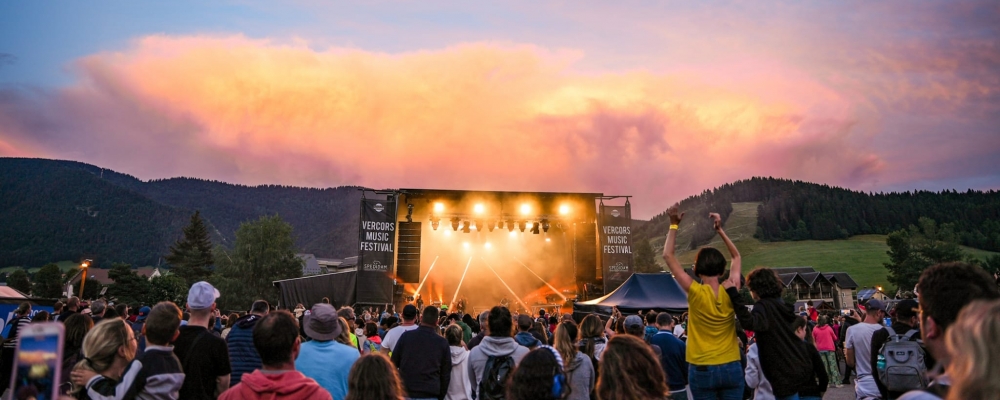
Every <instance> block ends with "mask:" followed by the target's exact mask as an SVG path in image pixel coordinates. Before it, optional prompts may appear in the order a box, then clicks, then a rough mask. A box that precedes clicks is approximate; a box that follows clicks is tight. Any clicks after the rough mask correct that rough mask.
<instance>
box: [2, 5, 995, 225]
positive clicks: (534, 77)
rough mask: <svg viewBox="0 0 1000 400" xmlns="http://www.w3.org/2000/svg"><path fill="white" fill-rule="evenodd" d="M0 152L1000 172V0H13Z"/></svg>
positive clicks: (250, 162)
mask: <svg viewBox="0 0 1000 400" xmlns="http://www.w3.org/2000/svg"><path fill="white" fill-rule="evenodd" d="M612 3H613V4H612ZM0 157H39V158H51V159H68V160H76V161H81V162H86V163H91V164H95V165H98V166H101V167H105V168H110V169H113V170H116V171H119V172H123V173H127V174H131V175H134V176H136V177H138V178H140V179H162V178H169V177H176V176H188V177H197V178H204V179H213V180H222V181H228V182H232V183H240V184H248V185H257V184H282V185H296V186H311V187H328V186H341V185H362V186H367V187H372V188H399V187H424V188H436V189H475V190H508V191H553V192H563V191H571V192H599V193H605V194H608V195H626V194H627V195H633V196H635V197H634V198H633V201H632V202H631V203H632V205H633V208H634V209H635V211H634V212H633V215H635V216H636V217H637V218H649V217H651V216H653V215H655V214H658V213H660V212H662V211H663V210H665V209H666V208H667V207H668V206H669V205H670V204H671V203H673V202H675V201H679V200H681V199H683V198H685V197H687V196H690V195H694V194H698V193H700V192H702V191H704V190H706V189H711V188H713V187H716V186H719V185H722V184H725V183H729V182H733V181H736V180H740V179H747V178H750V177H753V176H772V177H781V178H789V179H797V180H804V181H810V182H817V183H823V184H829V185H836V186H843V187H848V188H851V189H856V190H863V191H903V190H915V189H919V190H942V189H957V190H966V189H969V188H972V189H998V188H1000V3H998V2H996V1H947V2H946V1H940V2H936V1H886V2H868V1H809V2H775V1H735V2H726V1H691V2H681V1H677V2H650V1H620V2H603V1H546V2H524V1H510V2H457V1H453V2H442V1H422V2H384V1H364V2H360V1H359V2H352V1H338V2H320V1H289V2H280V3H279V2H256V1H217V2H212V3H211V4H203V2H196V1H175V2H129V1H107V2H97V3H94V2H71V1H51V2H13V1H9V2H0Z"/></svg>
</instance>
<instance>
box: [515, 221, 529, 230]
mask: <svg viewBox="0 0 1000 400" xmlns="http://www.w3.org/2000/svg"><path fill="white" fill-rule="evenodd" d="M527 226H528V221H520V222H518V223H517V227H518V228H521V232H524V228H526V227H527Z"/></svg>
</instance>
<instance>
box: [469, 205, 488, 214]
mask: <svg viewBox="0 0 1000 400" xmlns="http://www.w3.org/2000/svg"><path fill="white" fill-rule="evenodd" d="M472 211H473V212H475V213H476V214H482V213H483V212H485V211H486V206H484V205H483V203H477V204H476V205H475V206H473V207H472Z"/></svg>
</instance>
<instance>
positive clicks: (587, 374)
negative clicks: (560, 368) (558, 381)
mask: <svg viewBox="0 0 1000 400" xmlns="http://www.w3.org/2000/svg"><path fill="white" fill-rule="evenodd" d="M595 380H596V374H594V364H593V363H591V362H590V357H587V355H586V354H583V353H582V352H579V351H578V352H576V357H573V361H571V362H570V363H569V368H567V369H566V381H567V382H569V388H570V390H569V394H568V395H567V396H566V399H567V400H590V392H591V390H592V389H593V388H594V381H595Z"/></svg>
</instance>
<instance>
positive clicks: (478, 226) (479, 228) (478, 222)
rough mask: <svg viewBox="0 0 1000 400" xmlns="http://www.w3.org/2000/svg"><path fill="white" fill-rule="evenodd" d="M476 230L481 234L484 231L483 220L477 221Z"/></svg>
mask: <svg viewBox="0 0 1000 400" xmlns="http://www.w3.org/2000/svg"><path fill="white" fill-rule="evenodd" d="M476 230H477V231H479V232H482V231H483V220H481V219H477V220H476Z"/></svg>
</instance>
